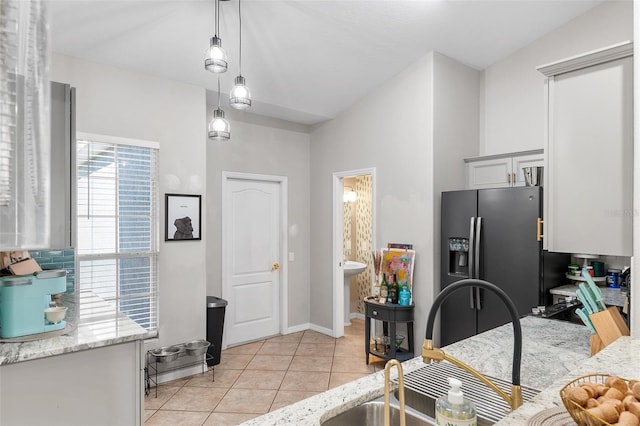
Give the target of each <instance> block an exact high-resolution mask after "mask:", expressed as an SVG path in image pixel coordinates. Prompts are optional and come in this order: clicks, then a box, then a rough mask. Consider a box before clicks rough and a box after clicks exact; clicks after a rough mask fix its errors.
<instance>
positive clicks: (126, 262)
mask: <svg viewBox="0 0 640 426" xmlns="http://www.w3.org/2000/svg"><path fill="white" fill-rule="evenodd" d="M77 139H78V140H77V149H76V172H77V180H76V185H77V204H76V209H77V211H76V216H77V222H76V223H77V229H78V232H77V235H78V241H77V258H78V271H77V280H78V288H79V290H80V321H86V320H92V321H96V320H100V318H101V317H105V318H106V317H112V316H113V314H114V312H118V311H119V312H122V313H124V314H126V315H128V316H129V317H130V318H131V319H133V320H134V321H136V322H137V323H138V324H140V326H142V327H144V328H145V329H147V330H148V331H150V332H157V328H158V300H157V288H158V272H157V269H158V268H157V260H158V229H159V226H158V213H157V212H158V208H157V207H158V204H157V181H158V167H157V157H158V145H157V144H156V143H152V142H145V141H135V140H129V139H121V138H113V137H106V136H97V135H85V134H78V137H77Z"/></svg>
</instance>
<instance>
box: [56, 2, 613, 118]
mask: <svg viewBox="0 0 640 426" xmlns="http://www.w3.org/2000/svg"><path fill="white" fill-rule="evenodd" d="M601 1H602V0H551V1H544V0H506V1H505V0H491V1H489V0H471V1H458V0H392V1H382V0H366V1H358V0H243V1H242V42H243V44H242V61H243V62H242V74H243V75H244V76H245V77H246V79H247V85H248V86H249V87H250V89H251V91H252V95H253V99H254V101H253V102H254V105H253V106H252V109H251V111H252V112H254V113H257V114H261V115H266V116H271V117H276V118H281V119H285V120H289V121H293V122H297V123H302V124H314V123H318V122H321V121H324V120H326V119H329V118H333V117H335V116H336V115H337V114H339V113H340V112H341V111H343V110H344V109H346V108H348V107H349V106H350V105H352V104H353V103H354V102H356V101H357V100H358V99H359V98H361V97H362V96H364V95H365V94H366V93H368V92H369V91H371V90H373V89H374V88H375V87H376V86H377V85H379V84H381V83H382V82H384V81H385V80H387V79H389V78H390V77H392V76H394V75H395V74H398V73H399V72H400V71H402V70H403V69H404V68H406V67H407V66H408V65H410V64H411V63H413V62H414V61H416V60H417V59H418V58H420V57H421V56H423V55H425V54H426V53H428V52H429V51H432V50H435V51H438V52H441V53H443V54H445V55H447V56H449V57H451V58H454V59H456V60H458V61H460V62H462V63H464V64H467V65H469V66H471V67H474V68H476V69H479V70H481V69H484V68H486V67H487V66H489V65H491V64H493V63H495V62H497V61H499V60H501V59H503V58H505V57H507V56H508V55H510V54H511V53H513V52H514V51H516V50H518V49H519V48H521V47H523V46H525V45H527V44H528V43H530V42H532V41H533V40H535V39H537V38H539V37H540V36H542V35H543V34H545V33H547V32H549V31H551V30H553V29H554V28H557V27H559V26H561V25H562V24H564V23H565V22H567V21H569V20H571V19H573V18H574V17H576V16H578V15H580V14H582V13H584V12H585V11H587V10H588V9H590V8H592V7H594V6H596V5H597V4H599V3H600V2H601ZM51 10H52V15H51V35H52V40H53V50H54V51H55V52H59V53H63V54H65V55H70V56H74V57H78V58H83V59H86V60H89V61H94V62H98V63H103V64H108V65H113V66H116V67H122V68H129V69H133V70H137V71H141V72H145V73H148V74H153V75H156V76H160V77H165V78H169V79H173V80H179V81H182V82H186V83H190V84H194V85H197V86H201V87H206V88H207V89H208V90H210V91H213V92H216V91H217V77H216V75H215V74H212V73H210V72H208V71H206V70H205V69H204V53H205V51H206V50H207V48H208V46H209V39H210V38H211V37H212V36H213V33H214V1H213V0H206V1H203V0H126V1H115V0H52V6H51ZM219 36H220V37H221V38H222V42H223V46H224V47H225V48H226V50H227V51H228V55H229V63H230V66H229V71H227V73H225V74H223V75H222V77H221V82H220V84H221V89H222V92H223V93H228V91H229V88H230V87H231V85H232V84H233V79H234V77H235V76H236V75H237V73H238V61H237V58H238V0H231V1H221V2H220V31H219ZM223 96H224V95H223ZM212 98H215V96H214V97H212ZM221 104H222V108H223V109H228V108H229V107H228V106H227V105H228V104H227V99H226V97H224V98H223V100H222V102H221Z"/></svg>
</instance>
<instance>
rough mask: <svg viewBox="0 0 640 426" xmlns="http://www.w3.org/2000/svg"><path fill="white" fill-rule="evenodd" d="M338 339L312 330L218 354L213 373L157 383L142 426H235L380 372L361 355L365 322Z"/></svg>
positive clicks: (347, 329)
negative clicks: (213, 375) (213, 379)
mask: <svg viewBox="0 0 640 426" xmlns="http://www.w3.org/2000/svg"><path fill="white" fill-rule="evenodd" d="M351 323H352V325H351V326H350V327H345V335H344V337H341V338H339V339H334V338H332V337H329V336H326V335H324V334H321V333H317V332H315V331H310V330H307V331H303V332H299V333H294V334H288V335H286V336H277V337H273V338H271V339H266V340H263V341H259V342H254V343H249V344H246V345H242V346H236V347H233V348H229V349H227V350H224V351H222V356H221V362H220V364H219V365H217V366H216V367H215V381H212V380H211V374H212V372H211V371H209V372H207V373H205V374H198V375H196V376H191V377H187V378H184V379H181V380H176V381H173V382H169V383H165V384H161V385H160V386H159V387H158V397H157V398H156V397H155V389H152V391H151V394H150V395H149V396H148V397H146V398H145V410H144V411H145V425H198V426H202V425H205V426H211V425H216V426H224V425H237V424H239V423H242V422H244V421H246V420H249V419H252V418H254V417H257V416H260V415H262V414H264V413H267V412H269V411H273V410H277V409H278V408H281V407H284V406H286V405H289V404H292V403H294V402H297V401H300V400H302V399H305V398H308V397H310V396H313V395H316V394H318V393H320V392H323V391H326V390H327V389H330V388H334V387H336V386H340V385H342V384H344V383H347V382H350V381H352V380H356V379H359V378H360V377H363V376H366V375H367V374H370V373H373V372H375V371H379V370H381V369H383V368H384V362H383V361H382V360H378V359H376V358H375V357H371V359H370V362H369V365H367V364H366V362H365V355H364V343H363V340H364V321H362V320H352V321H351Z"/></svg>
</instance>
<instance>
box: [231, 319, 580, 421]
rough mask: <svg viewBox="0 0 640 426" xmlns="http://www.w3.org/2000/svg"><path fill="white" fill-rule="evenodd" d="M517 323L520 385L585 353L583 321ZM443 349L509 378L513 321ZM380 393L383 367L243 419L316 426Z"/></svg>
mask: <svg viewBox="0 0 640 426" xmlns="http://www.w3.org/2000/svg"><path fill="white" fill-rule="evenodd" d="M521 327H522V338H523V344H522V368H521V373H520V377H521V384H522V385H523V386H529V387H532V388H536V389H545V388H546V387H547V386H550V385H551V384H553V381H554V379H555V378H557V377H562V376H565V375H566V374H567V373H568V372H570V371H571V370H573V369H574V368H575V366H576V365H579V364H580V363H582V362H584V361H585V360H587V359H588V358H589V353H590V342H589V336H590V333H589V331H588V330H587V328H586V327H584V326H582V325H578V324H573V323H569V322H566V321H558V320H553V319H545V318H539V317H533V316H527V317H524V318H522V319H521ZM418 346H422V345H421V344H420V345H418ZM443 349H444V350H445V352H446V353H447V354H450V355H452V356H453V357H455V358H458V359H459V360H461V361H463V362H465V363H467V364H469V365H470V366H472V367H474V368H475V369H477V370H479V371H480V372H482V373H484V374H486V375H489V376H492V377H496V378H500V379H504V380H507V381H509V382H511V361H512V360H513V327H512V326H511V324H510V323H509V324H505V325H503V326H500V327H497V328H495V329H493V330H489V331H487V332H484V333H481V334H479V335H476V336H473V337H470V338H468V339H465V340H462V341H460V342H456V343H454V344H451V345H449V346H447V347H445V348H443ZM424 365H425V364H424V363H423V361H422V358H421V357H419V356H418V357H416V358H413V359H411V360H408V361H405V362H403V363H402V366H403V369H404V373H405V374H407V373H409V372H411V371H414V370H417V369H419V368H421V367H423V366H424ZM396 376H397V373H396V369H392V378H396ZM556 393H557V392H556ZM383 394H384V371H380V372H377V373H374V374H371V375H369V376H366V377H363V378H361V379H359V380H355V381H353V382H350V383H347V384H345V385H342V386H340V387H337V388H334V389H330V390H328V391H326V392H323V393H321V394H319V395H316V396H313V397H311V398H307V399H305V400H302V401H299V402H297V403H295V404H292V405H289V406H286V407H283V408H281V409H279V410H276V411H273V412H271V413H268V414H265V415H263V416H260V417H257V418H255V419H252V420H249V421H247V422H245V423H243V424H244V425H247V426H249V425H251V426H258V425H260V426H264V425H283V424H291V425H294V424H295V425H299V426H312V425H313V426H316V425H319V424H320V423H321V422H322V421H324V420H326V419H329V418H331V417H334V416H336V415H337V414H340V413H342V412H344V411H346V410H348V409H350V408H352V407H355V406H357V405H359V404H361V403H363V402H365V401H369V400H371V399H375V398H377V397H380V396H382V395H383ZM558 400H559V397H558ZM537 411H540V410H537ZM537 411H536V412H537ZM503 424H507V423H503ZM509 424H510V423H509Z"/></svg>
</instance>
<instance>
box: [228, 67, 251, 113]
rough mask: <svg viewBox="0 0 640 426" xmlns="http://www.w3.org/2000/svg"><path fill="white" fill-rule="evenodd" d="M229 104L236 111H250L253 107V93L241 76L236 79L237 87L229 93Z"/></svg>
mask: <svg viewBox="0 0 640 426" xmlns="http://www.w3.org/2000/svg"><path fill="white" fill-rule="evenodd" d="M229 103H230V104H231V107H232V108H235V109H248V108H249V107H251V91H250V90H249V87H247V85H246V84H245V79H244V77H243V76H241V75H239V76H237V77H236V81H235V85H234V86H233V88H232V89H231V92H230V93H229Z"/></svg>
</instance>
